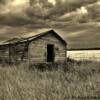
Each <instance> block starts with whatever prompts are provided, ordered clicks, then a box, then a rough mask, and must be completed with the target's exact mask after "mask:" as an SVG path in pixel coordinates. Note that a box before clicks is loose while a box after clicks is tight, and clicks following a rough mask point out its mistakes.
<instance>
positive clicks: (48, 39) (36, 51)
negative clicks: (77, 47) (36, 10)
mask: <svg viewBox="0 0 100 100" xmlns="http://www.w3.org/2000/svg"><path fill="white" fill-rule="evenodd" d="M47 45H52V46H53V47H54V48H53V50H52V49H51V50H52V51H51V54H50V52H49V56H51V55H52V56H53V60H54V61H53V62H59V61H64V60H65V59H66V55H67V54H66V45H67V44H66V42H65V41H64V40H63V39H62V38H61V37H60V36H59V35H58V34H57V33H55V32H54V31H53V30H51V31H48V32H45V33H42V34H39V35H37V36H34V37H29V38H27V39H24V40H23V41H18V42H14V43H8V44H5V45H0V62H3V63H9V64H10V63H14V64H16V63H22V62H28V63H29V64H30V65H32V64H35V63H47V61H48V58H47V55H48V50H47ZM51 58H52V57H51ZM51 60H52V59H51Z"/></svg>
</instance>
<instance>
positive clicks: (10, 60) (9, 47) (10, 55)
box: [8, 43, 11, 65]
mask: <svg viewBox="0 0 100 100" xmlns="http://www.w3.org/2000/svg"><path fill="white" fill-rule="evenodd" d="M8 46H9V65H10V64H11V44H10V43H9V45H8Z"/></svg>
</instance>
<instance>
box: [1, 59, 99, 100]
mask: <svg viewBox="0 0 100 100" xmlns="http://www.w3.org/2000/svg"><path fill="white" fill-rule="evenodd" d="M38 66H39V67H43V66H48V67H52V69H44V70H40V69H37V68H34V69H33V68H30V69H29V68H28V67H27V66H26V65H25V64H22V65H19V66H1V67H0V100H100V62H93V61H74V60H71V59H68V63H67V65H66V64H51V65H38ZM35 67H36V66H35ZM55 67H57V68H55Z"/></svg>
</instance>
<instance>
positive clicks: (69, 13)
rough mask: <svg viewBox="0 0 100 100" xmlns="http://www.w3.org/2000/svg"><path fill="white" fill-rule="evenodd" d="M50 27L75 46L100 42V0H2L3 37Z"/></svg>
mask: <svg viewBox="0 0 100 100" xmlns="http://www.w3.org/2000/svg"><path fill="white" fill-rule="evenodd" d="M2 1H3V2H2ZM4 1H5V2H4ZM91 27H92V28H91ZM48 29H54V30H56V31H57V32H58V33H60V34H61V35H62V36H63V37H64V38H65V39H66V40H68V42H69V44H70V47H72V48H73V47H78V46H79V47H80V46H82V45H84V46H85V47H87V46H90V47H94V46H99V45H100V42H99V38H100V35H99V34H100V33H99V32H100V30H99V29H100V0H0V40H3V38H5V39H6V38H7V37H8V35H6V34H10V36H11V37H13V36H19V35H26V34H24V33H25V32H26V33H27V32H29V31H34V32H43V31H45V30H48ZM34 32H33V33H34ZM86 32H87V33H88V34H87V35H86ZM94 32H95V33H94ZM13 34H14V35H13ZM91 34H92V35H91ZM27 35H30V34H27ZM31 35H32V34H31ZM90 36H93V37H94V38H92V37H90ZM97 37H99V38H97ZM87 40H89V41H87ZM92 41H95V42H92ZM96 44H97V45H96Z"/></svg>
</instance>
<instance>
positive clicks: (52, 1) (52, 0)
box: [48, 0, 56, 5]
mask: <svg viewBox="0 0 100 100" xmlns="http://www.w3.org/2000/svg"><path fill="white" fill-rule="evenodd" d="M48 2H50V3H52V4H53V5H55V4H56V1H55V0H48Z"/></svg>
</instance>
